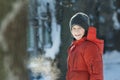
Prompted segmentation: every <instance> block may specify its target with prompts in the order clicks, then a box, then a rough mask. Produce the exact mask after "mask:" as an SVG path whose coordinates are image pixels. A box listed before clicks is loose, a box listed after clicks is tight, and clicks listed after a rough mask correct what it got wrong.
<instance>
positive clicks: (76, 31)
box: [71, 25, 85, 40]
mask: <svg viewBox="0 0 120 80" xmlns="http://www.w3.org/2000/svg"><path fill="white" fill-rule="evenodd" d="M71 33H72V35H73V37H74V38H75V39H76V40H80V39H81V38H82V37H83V36H84V34H85V29H84V28H82V27H81V26H79V25H74V26H73V27H72V29H71Z"/></svg>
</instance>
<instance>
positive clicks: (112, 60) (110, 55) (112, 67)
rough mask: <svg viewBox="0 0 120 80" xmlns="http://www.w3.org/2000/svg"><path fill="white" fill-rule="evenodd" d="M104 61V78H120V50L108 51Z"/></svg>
mask: <svg viewBox="0 0 120 80" xmlns="http://www.w3.org/2000/svg"><path fill="white" fill-rule="evenodd" d="M103 61H104V80H120V52H118V51H112V52H106V53H105V55H104V56H103Z"/></svg>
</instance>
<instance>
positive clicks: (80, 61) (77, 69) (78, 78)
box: [66, 27, 104, 80]
mask: <svg viewBox="0 0 120 80" xmlns="http://www.w3.org/2000/svg"><path fill="white" fill-rule="evenodd" d="M103 44H104V41H103V40H99V39H97V38H96V28H94V27H89V29H88V34H87V37H84V38H82V39H80V40H78V41H73V43H72V45H71V46H70V47H69V49H68V59H67V63H68V71H67V74H66V80H103V61H102V53H103Z"/></svg>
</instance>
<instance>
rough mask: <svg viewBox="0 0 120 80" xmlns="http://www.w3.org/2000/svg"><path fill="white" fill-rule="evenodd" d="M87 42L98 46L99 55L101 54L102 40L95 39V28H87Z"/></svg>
mask: <svg viewBox="0 0 120 80" xmlns="http://www.w3.org/2000/svg"><path fill="white" fill-rule="evenodd" d="M87 40H89V41H91V42H94V43H95V44H96V45H97V46H98V48H99V50H100V53H101V54H103V48H104V40H101V39H98V38H97V37H96V28H95V27H93V26H90V27H89V29H88V34H87Z"/></svg>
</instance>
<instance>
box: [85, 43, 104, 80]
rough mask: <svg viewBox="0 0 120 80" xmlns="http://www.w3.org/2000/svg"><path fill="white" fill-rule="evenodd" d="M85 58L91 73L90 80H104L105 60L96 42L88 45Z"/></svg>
mask: <svg viewBox="0 0 120 80" xmlns="http://www.w3.org/2000/svg"><path fill="white" fill-rule="evenodd" d="M84 60H85V62H86V64H87V67H88V71H89V74H90V80H103V61H102V56H101V54H100V53H99V49H98V47H97V46H96V45H95V44H90V45H88V46H86V48H85V51H84Z"/></svg>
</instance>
